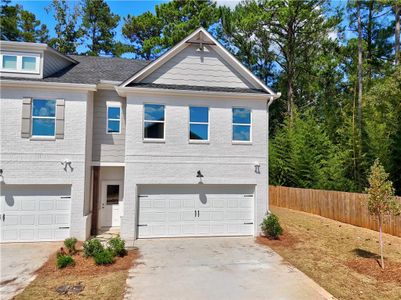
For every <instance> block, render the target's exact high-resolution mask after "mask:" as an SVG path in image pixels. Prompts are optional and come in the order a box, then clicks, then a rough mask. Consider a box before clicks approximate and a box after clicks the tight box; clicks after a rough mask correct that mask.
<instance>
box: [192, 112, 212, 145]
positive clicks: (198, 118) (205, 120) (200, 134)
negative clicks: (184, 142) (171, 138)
mask: <svg viewBox="0 0 401 300" xmlns="http://www.w3.org/2000/svg"><path fill="white" fill-rule="evenodd" d="M189 140H190V141H208V140H209V108H208V107H200V106H191V107H190V108H189Z"/></svg>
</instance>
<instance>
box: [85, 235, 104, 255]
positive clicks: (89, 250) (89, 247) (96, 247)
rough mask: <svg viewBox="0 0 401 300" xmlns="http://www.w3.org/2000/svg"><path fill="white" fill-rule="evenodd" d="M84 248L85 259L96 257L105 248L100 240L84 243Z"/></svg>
mask: <svg viewBox="0 0 401 300" xmlns="http://www.w3.org/2000/svg"><path fill="white" fill-rule="evenodd" d="M83 247H84V256H85V257H89V256H92V257H94V256H95V254H97V253H100V252H102V251H104V247H103V245H102V243H101V242H100V241H99V240H98V239H91V240H87V241H86V242H85V243H84V246H83Z"/></svg>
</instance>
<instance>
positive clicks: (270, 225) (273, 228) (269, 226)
mask: <svg viewBox="0 0 401 300" xmlns="http://www.w3.org/2000/svg"><path fill="white" fill-rule="evenodd" d="M261 226H262V231H263V233H264V234H265V236H267V237H268V238H270V239H275V240H276V239H278V237H279V236H280V235H282V234H283V228H282V227H281V226H280V222H279V220H278V217H277V216H276V215H275V214H272V213H269V214H267V215H266V217H265V218H264V219H263V222H262V224H261Z"/></svg>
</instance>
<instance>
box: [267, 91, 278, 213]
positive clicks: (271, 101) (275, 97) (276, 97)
mask: <svg viewBox="0 0 401 300" xmlns="http://www.w3.org/2000/svg"><path fill="white" fill-rule="evenodd" d="M280 97H281V93H277V94H276V95H273V96H270V97H269V100H267V103H266V152H267V154H266V183H267V205H268V211H267V212H270V209H269V208H270V199H269V108H270V105H272V103H273V101H274V100H275V99H278V98H280Z"/></svg>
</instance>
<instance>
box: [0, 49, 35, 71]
mask: <svg viewBox="0 0 401 300" xmlns="http://www.w3.org/2000/svg"><path fill="white" fill-rule="evenodd" d="M4 56H15V57H16V68H15V69H7V68H4V67H3V57H4ZM23 57H34V58H35V62H36V63H35V69H34V70H24V69H23V68H22V58H23ZM40 57H41V55H40V54H39V53H23V52H1V53H0V71H1V72H5V73H22V74H39V73H40Z"/></svg>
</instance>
